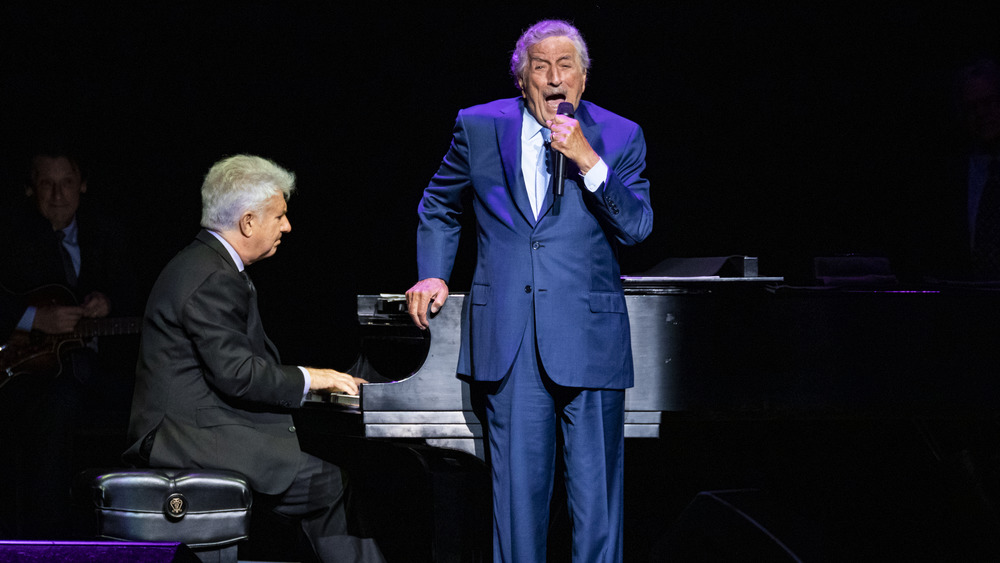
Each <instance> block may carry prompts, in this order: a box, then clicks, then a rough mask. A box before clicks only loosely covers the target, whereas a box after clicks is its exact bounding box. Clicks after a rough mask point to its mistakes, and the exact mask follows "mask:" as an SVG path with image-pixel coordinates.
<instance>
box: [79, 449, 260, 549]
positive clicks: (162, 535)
mask: <svg viewBox="0 0 1000 563" xmlns="http://www.w3.org/2000/svg"><path fill="white" fill-rule="evenodd" d="M73 494H74V498H75V499H76V504H77V506H78V507H79V508H80V509H81V512H80V516H81V517H82V522H81V523H82V525H83V526H84V530H85V531H86V532H88V535H91V536H94V537H99V538H105V539H112V540H126V541H144V542H182V543H184V544H185V545H187V546H188V547H190V548H192V549H202V548H203V549H214V548H223V547H227V546H230V545H235V544H236V542H238V541H240V540H243V539H246V538H247V536H248V535H249V530H250V507H251V504H252V501H253V496H252V494H251V492H250V485H249V484H248V483H247V481H246V478H245V477H243V476H242V475H240V474H239V473H235V472H232V471H220V470H187V469H156V468H151V469H112V470H106V469H103V470H102V469H88V470H86V471H83V472H82V473H80V474H79V475H78V476H77V478H76V482H75V483H74V491H73Z"/></svg>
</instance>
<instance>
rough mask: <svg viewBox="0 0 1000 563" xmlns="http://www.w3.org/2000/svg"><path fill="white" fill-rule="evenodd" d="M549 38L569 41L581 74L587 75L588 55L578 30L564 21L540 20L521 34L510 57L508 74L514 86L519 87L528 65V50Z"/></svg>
mask: <svg viewBox="0 0 1000 563" xmlns="http://www.w3.org/2000/svg"><path fill="white" fill-rule="evenodd" d="M549 37H565V38H567V39H569V40H570V41H571V42H572V43H573V46H574V47H576V54H577V55H578V56H579V57H580V66H581V67H582V68H583V73H584V74H587V73H588V72H589V71H590V55H589V54H588V53H587V44H586V43H585V42H584V41H583V35H581V34H580V30H578V29H577V28H575V27H573V24H571V23H569V22H567V21H564V20H542V21H540V22H538V23H536V24H535V25H533V26H531V27H529V28H528V29H527V30H525V32H524V33H522V34H521V37H519V38H518V40H517V44H516V45H515V46H514V52H513V53H511V55H510V74H511V76H513V77H514V85H516V86H517V87H518V88H520V87H521V85H520V84H519V80H520V79H522V78H524V69H525V67H527V65H528V49H530V48H531V47H532V46H534V45H536V44H538V43H541V42H542V41H544V40H546V39H548V38H549Z"/></svg>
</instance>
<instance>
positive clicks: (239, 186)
mask: <svg viewBox="0 0 1000 563" xmlns="http://www.w3.org/2000/svg"><path fill="white" fill-rule="evenodd" d="M294 190H295V174H293V173H291V172H289V171H288V170H285V169H284V168H282V167H280V166H278V165H277V164H275V163H274V162H272V161H270V160H268V159H266V158H261V157H259V156H252V155H246V154H239V155H236V156H230V157H228V158H224V159H222V160H220V161H219V162H216V163H215V164H214V165H212V168H211V169H210V170H209V171H208V174H206V175H205V181H204V182H203V183H202V185H201V226H202V227H205V228H206V229H212V230H215V231H227V230H231V229H235V228H236V227H237V225H238V224H239V221H240V217H242V216H243V214H244V213H246V212H247V211H252V212H254V213H261V212H262V211H263V210H264V207H265V206H266V203H267V200H269V199H271V198H272V197H274V196H275V195H278V194H281V195H282V196H283V197H284V198H285V199H286V200H287V199H288V198H289V197H291V195H292V192H293V191H294Z"/></svg>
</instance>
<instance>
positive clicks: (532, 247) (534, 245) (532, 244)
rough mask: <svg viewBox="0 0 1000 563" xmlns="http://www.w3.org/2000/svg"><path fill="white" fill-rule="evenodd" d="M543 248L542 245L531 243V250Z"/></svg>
mask: <svg viewBox="0 0 1000 563" xmlns="http://www.w3.org/2000/svg"><path fill="white" fill-rule="evenodd" d="M541 246H542V245H540V244H538V243H537V242H533V243H531V249H532V250H538V249H539V248H541Z"/></svg>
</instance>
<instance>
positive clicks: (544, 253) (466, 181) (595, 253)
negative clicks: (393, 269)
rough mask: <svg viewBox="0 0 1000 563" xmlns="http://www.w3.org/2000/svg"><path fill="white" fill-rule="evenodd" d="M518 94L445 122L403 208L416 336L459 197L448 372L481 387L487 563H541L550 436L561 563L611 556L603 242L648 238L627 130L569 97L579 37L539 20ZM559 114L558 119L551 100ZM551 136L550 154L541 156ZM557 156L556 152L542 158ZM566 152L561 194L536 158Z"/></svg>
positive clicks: (439, 273) (619, 433) (607, 252)
mask: <svg viewBox="0 0 1000 563" xmlns="http://www.w3.org/2000/svg"><path fill="white" fill-rule="evenodd" d="M510 63H511V65H510V70H511V74H512V75H513V78H514V82H515V84H516V85H517V87H518V89H520V91H521V94H520V96H518V97H515V98H509V99H503V100H497V101H494V102H490V103H487V104H484V105H480V106H475V107H472V108H468V109H464V110H462V111H460V112H459V114H458V118H457V120H456V123H455V129H454V138H453V141H452V144H451V148H450V149H449V151H448V153H447V154H446V155H445V157H444V161H443V163H442V164H441V167H440V168H439V170H438V172H437V174H436V175H435V176H434V177H433V178H432V179H431V181H430V184H429V185H428V187H427V188H426V190H425V191H424V195H423V199H422V200H421V202H420V206H419V209H418V217H419V227H418V231H417V266H418V270H419V274H418V277H419V279H420V281H418V282H417V283H416V284H415V285H414V286H413V287H412V288H411V289H410V290H409V291H408V292H407V301H408V307H409V312H410V315H411V316H412V317H413V319H414V322H415V323H416V324H417V326H419V327H421V328H427V326H428V318H427V316H428V309H429V310H430V312H431V314H433V313H434V312H437V311H438V310H440V308H441V307H442V306H444V304H445V300H446V299H447V297H448V285H447V280H448V278H449V275H450V274H451V270H452V267H453V265H454V259H455V255H456V251H457V247H458V242H459V235H458V232H459V228H460V224H459V221H458V216H459V215H460V214H461V212H462V201H463V195H464V194H465V193H467V192H471V194H472V201H473V208H474V210H475V213H476V220H477V222H478V229H477V234H478V260H477V262H476V268H475V274H474V278H473V282H472V291H471V294H470V296H469V297H468V298H467V301H466V303H471V306H470V307H469V312H468V316H467V317H466V318H464V319H463V322H464V324H465V328H464V330H463V334H464V335H465V337H464V338H463V341H462V346H461V351H460V357H459V362H458V363H459V365H458V371H459V373H461V374H464V375H468V376H471V377H472V378H473V380H474V382H473V384H472V385H473V390H474V392H476V393H485V394H486V401H487V413H486V423H487V424H486V425H485V426H486V427H487V432H488V438H489V439H488V450H487V453H488V456H489V460H490V463H491V467H492V475H493V518H494V536H493V552H494V553H493V559H494V561H497V562H500V561H544V560H545V558H546V557H545V556H546V530H547V527H548V520H549V501H550V497H551V495H552V487H553V481H554V472H555V467H556V462H555V460H556V455H557V447H556V444H557V436H558V435H559V434H560V433H561V435H562V438H563V442H564V443H565V447H564V448H563V452H562V453H563V458H564V460H565V463H566V474H567V479H566V481H567V494H568V497H569V506H570V514H571V516H572V518H573V560H574V561H587V562H598V561H607V562H611V561H621V560H622V516H623V514H622V510H623V509H622V500H623V499H622V483H623V458H624V455H623V452H624V401H625V388H627V387H631V386H632V378H633V373H632V357H631V348H630V335H629V326H628V315H627V312H626V308H625V296H624V294H623V291H622V285H621V281H620V272H619V265H618V261H617V256H618V248H619V247H620V246H622V245H631V244H635V243H637V242H639V241H641V240H643V239H644V238H645V237H646V236H647V235H648V234H649V233H650V230H651V229H652V225H653V213H652V208H651V207H650V203H649V183H648V181H647V180H645V179H644V178H642V176H641V175H640V174H641V173H642V171H643V169H644V168H645V154H646V147H645V142H644V140H643V135H642V131H641V129H640V128H639V126H638V125H636V124H635V123H633V122H631V121H628V120H626V119H624V118H622V117H619V116H617V115H615V114H613V113H611V112H609V111H607V110H605V109H602V108H600V107H598V106H596V105H594V104H591V103H589V102H584V101H581V100H580V98H581V95H582V94H583V91H584V87H585V85H586V81H587V71H588V68H589V66H590V59H589V57H588V55H587V46H586V45H585V44H584V42H583V39H582V37H581V35H580V33H579V31H578V30H577V29H576V28H574V27H573V26H572V25H570V24H568V23H566V22H563V21H542V22H539V23H537V24H535V25H534V26H532V27H531V28H530V29H528V30H527V31H526V32H525V33H524V34H523V35H522V36H521V38H520V39H519V40H518V41H517V44H516V47H515V50H514V52H513V55H512V57H511V61H510ZM561 102H564V103H569V104H570V105H571V107H572V111H568V112H566V113H568V114H572V115H557V109H559V106H560V103H561ZM550 138H551V152H550V151H549V150H548V146H549V139H550ZM557 157H559V158H557ZM562 157H564V158H565V181H564V182H563V185H562V186H559V187H561V188H562V190H560V192H561V193H556V190H553V189H552V185H551V184H550V180H552V179H553V178H556V177H558V176H559V171H558V170H555V171H553V172H551V173H550V172H549V169H548V168H547V166H546V160H547V159H548V160H550V161H551V162H558V161H560V160H561V159H562Z"/></svg>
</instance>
